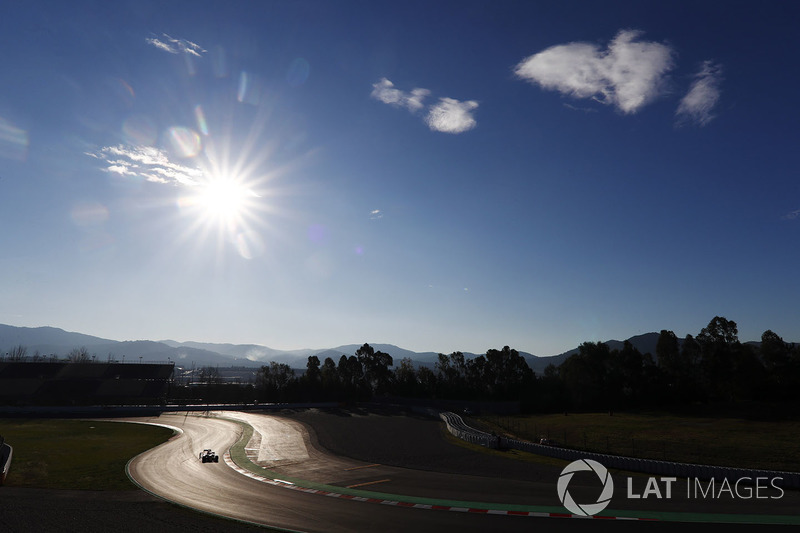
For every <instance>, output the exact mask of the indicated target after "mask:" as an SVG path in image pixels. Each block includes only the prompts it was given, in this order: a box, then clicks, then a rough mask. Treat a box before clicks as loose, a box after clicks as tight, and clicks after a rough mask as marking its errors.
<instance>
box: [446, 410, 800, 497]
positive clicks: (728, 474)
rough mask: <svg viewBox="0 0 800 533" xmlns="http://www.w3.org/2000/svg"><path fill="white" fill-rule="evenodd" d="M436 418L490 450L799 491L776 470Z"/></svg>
mask: <svg viewBox="0 0 800 533" xmlns="http://www.w3.org/2000/svg"><path fill="white" fill-rule="evenodd" d="M439 416H440V418H441V419H442V420H443V421H444V423H445V424H447V430H448V431H449V432H450V433H452V434H453V435H455V436H456V437H458V438H460V439H462V440H465V441H467V442H471V443H473V444H479V445H481V446H486V447H487V448H494V449H508V448H512V449H515V450H522V451H525V452H530V453H535V454H537V455H544V456H546V457H554V458H556V459H563V460H565V461H574V460H576V459H594V460H595V461H597V462H599V463H600V464H602V465H603V466H605V467H606V468H615V469H618V470H628V471H631V472H643V473H646V474H652V475H657V476H670V477H680V478H683V477H685V478H698V479H714V480H717V481H722V480H724V479H727V480H728V482H729V483H732V482H734V481H736V480H739V479H746V478H749V479H752V480H753V481H754V482H755V479H756V478H770V479H774V480H775V484H776V485H780V486H781V487H785V488H791V489H800V473H798V472H781V471H776V470H753V469H747V468H730V467H725V466H711V465H699V464H691V463H674V462H671V461H658V460H654V459H638V458H634V457H623V456H620V455H609V454H604V453H595V452H584V451H580V450H573V449H571V448H564V447H560V446H547V445H544V444H537V443H535V442H530V441H524V440H519V439H509V438H506V437H500V436H497V435H494V434H491V433H486V432H485V431H480V430H478V429H475V428H473V427H471V426H469V425H467V424H466V422H464V420H463V419H462V418H461V417H460V416H459V415H457V414H455V413H450V412H446V413H440V415H439Z"/></svg>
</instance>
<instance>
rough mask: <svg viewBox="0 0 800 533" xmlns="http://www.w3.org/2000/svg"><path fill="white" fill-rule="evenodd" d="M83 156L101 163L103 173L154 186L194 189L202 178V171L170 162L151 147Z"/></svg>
mask: <svg viewBox="0 0 800 533" xmlns="http://www.w3.org/2000/svg"><path fill="white" fill-rule="evenodd" d="M86 155H88V156H91V157H94V158H95V159H99V160H100V161H102V162H103V164H104V165H105V166H104V167H103V170H105V171H106V172H111V173H112V174H118V175H120V176H135V177H140V178H143V179H145V180H147V181H150V182H153V183H163V184H171V185H184V186H195V185H197V184H198V180H199V179H200V178H202V177H203V171H202V170H199V169H197V168H192V167H187V166H185V165H180V164H178V163H173V162H172V161H170V159H169V156H168V155H167V153H166V152H164V151H162V150H159V149H158V148H153V147H152V146H130V147H129V146H123V145H117V146H106V147H104V148H101V149H100V150H99V151H97V152H92V153H87V154H86Z"/></svg>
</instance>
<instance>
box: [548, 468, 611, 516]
mask: <svg viewBox="0 0 800 533" xmlns="http://www.w3.org/2000/svg"><path fill="white" fill-rule="evenodd" d="M589 470H591V471H592V472H594V473H595V474H597V477H598V478H599V479H600V482H601V483H602V484H603V491H602V492H601V493H600V496H599V497H598V498H597V502H595V503H589V504H579V503H577V502H576V501H575V500H573V499H572V496H571V495H570V493H569V491H568V490H567V487H568V485H569V482H570V480H572V476H573V475H575V472H585V471H589ZM557 488H558V499H559V500H561V503H562V504H563V505H564V507H566V509H567V510H568V511H569V512H570V513H572V514H575V515H579V516H593V515H596V514H597V513H599V512H600V511H602V510H603V509H605V508H606V506H607V505H608V503H609V502H610V501H611V496H613V495H614V480H613V479H611V475H610V474H609V473H608V470H606V467H604V466H603V465H601V464H600V463H598V462H597V461H592V460H591V459H579V460H577V461H573V462H571V463H570V464H568V465H567V466H566V467H565V468H564V470H562V471H561V475H560V476H559V478H558V486H557Z"/></svg>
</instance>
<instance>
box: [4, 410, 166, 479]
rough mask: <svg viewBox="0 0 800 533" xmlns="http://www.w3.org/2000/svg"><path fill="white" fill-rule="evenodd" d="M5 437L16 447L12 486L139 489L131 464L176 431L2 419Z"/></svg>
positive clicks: (90, 422) (10, 475)
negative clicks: (130, 476)
mask: <svg viewBox="0 0 800 533" xmlns="http://www.w3.org/2000/svg"><path fill="white" fill-rule="evenodd" d="M0 435H3V437H5V439H6V442H7V443H8V444H10V445H11V446H13V447H14V457H13V460H12V462H11V469H10V470H9V473H8V478H7V479H6V483H5V484H6V485H7V486H12V487H30V488H43V489H78V490H135V489H136V486H135V485H133V483H131V482H130V480H128V476H127V475H126V474H125V465H126V463H127V462H128V460H129V459H130V458H131V457H134V456H136V455H138V454H140V453H142V452H143V451H145V450H148V449H150V448H152V447H154V446H158V445H159V444H161V443H162V442H164V441H166V440H168V439H169V438H170V437H171V436H172V431H171V430H169V429H167V428H163V427H157V426H147V425H142V424H124V423H120V422H101V421H95V420H49V419H45V420H42V419H30V420H23V419H0Z"/></svg>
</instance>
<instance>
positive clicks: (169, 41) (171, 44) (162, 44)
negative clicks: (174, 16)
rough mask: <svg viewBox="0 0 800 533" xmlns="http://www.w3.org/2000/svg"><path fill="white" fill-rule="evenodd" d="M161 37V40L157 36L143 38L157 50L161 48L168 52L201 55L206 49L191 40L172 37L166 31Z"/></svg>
mask: <svg viewBox="0 0 800 533" xmlns="http://www.w3.org/2000/svg"><path fill="white" fill-rule="evenodd" d="M161 37H162V38H163V40H162V39H159V38H157V37H149V38H147V39H145V40H146V41H147V43H148V44H151V45H153V46H155V47H156V48H158V49H159V50H163V51H164V52H169V53H170V54H180V53H184V54H189V55H193V56H197V57H202V54H205V53H206V50H204V49H203V47H202V46H200V45H199V44H197V43H193V42H192V41H187V40H186V39H174V38H172V37H170V36H169V35H167V34H166V33H162V34H161Z"/></svg>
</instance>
